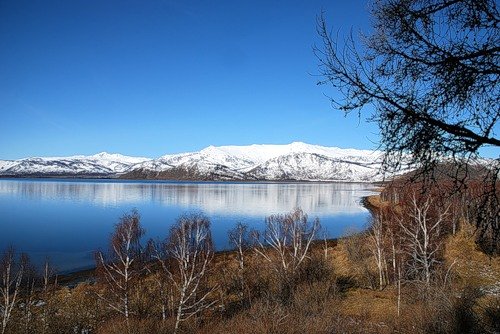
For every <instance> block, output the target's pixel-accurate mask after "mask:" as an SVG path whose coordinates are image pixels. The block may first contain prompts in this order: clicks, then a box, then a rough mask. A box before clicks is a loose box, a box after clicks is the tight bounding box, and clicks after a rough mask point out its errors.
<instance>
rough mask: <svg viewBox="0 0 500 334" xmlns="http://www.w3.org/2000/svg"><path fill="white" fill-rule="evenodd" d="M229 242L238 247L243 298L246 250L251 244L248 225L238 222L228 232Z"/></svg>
mask: <svg viewBox="0 0 500 334" xmlns="http://www.w3.org/2000/svg"><path fill="white" fill-rule="evenodd" d="M228 236H229V242H230V243H231V244H232V245H233V246H234V247H235V248H236V252H237V253H236V254H237V259H238V280H239V283H240V289H241V290H240V298H241V299H242V300H243V294H244V290H245V252H246V250H247V249H248V247H249V246H250V241H249V231H248V225H245V224H242V223H238V224H236V226H235V227H234V228H233V229H231V230H229V232H228Z"/></svg>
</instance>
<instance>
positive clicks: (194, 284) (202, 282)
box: [155, 214, 216, 333]
mask: <svg viewBox="0 0 500 334" xmlns="http://www.w3.org/2000/svg"><path fill="white" fill-rule="evenodd" d="M160 247H161V246H160ZM160 247H156V255H155V257H156V259H157V260H158V261H159V263H160V265H161V267H162V269H163V272H164V273H165V274H166V275H167V278H168V280H169V281H170V282H171V284H172V286H173V291H172V299H173V304H174V308H175V329H174V333H177V331H178V330H179V326H180V324H181V322H183V321H186V320H188V319H189V318H191V317H193V316H195V315H197V314H199V313H201V312H202V311H203V310H205V309H207V308H209V307H211V306H212V305H213V304H215V303H216V300H214V299H213V298H211V296H212V293H213V292H214V291H215V290H216V286H212V287H210V286H208V284H207V282H206V281H207V274H208V272H209V270H210V265H211V262H212V259H213V255H214V250H213V242H212V234H211V231H210V221H209V220H208V218H206V217H204V216H202V215H200V214H192V215H187V216H182V217H180V218H179V219H178V220H177V223H176V224H175V225H174V226H173V227H172V228H171V230H170V233H169V236H168V238H167V241H166V242H165V243H164V244H163V250H164V251H163V252H162V251H161V248H160Z"/></svg>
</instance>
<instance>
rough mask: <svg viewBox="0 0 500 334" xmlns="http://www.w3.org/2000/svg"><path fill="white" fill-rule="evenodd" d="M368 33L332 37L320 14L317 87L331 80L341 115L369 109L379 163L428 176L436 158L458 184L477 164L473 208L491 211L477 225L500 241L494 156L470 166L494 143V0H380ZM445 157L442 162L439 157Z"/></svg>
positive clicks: (499, 45)
mask: <svg viewBox="0 0 500 334" xmlns="http://www.w3.org/2000/svg"><path fill="white" fill-rule="evenodd" d="M371 14H372V17H373V20H372V22H373V26H374V27H373V28H374V29H373V33H372V34H370V35H367V36H366V35H363V36H361V37H360V38H359V39H358V38H356V37H354V36H353V35H352V34H351V35H350V37H348V38H346V39H345V40H341V39H340V38H339V37H333V36H332V35H331V33H330V31H329V29H328V27H327V24H326V21H325V19H324V17H323V16H321V17H320V18H319V20H318V33H319V35H320V37H321V38H322V41H323V43H322V44H323V45H322V47H319V48H316V49H315V53H316V55H317V57H318V60H319V67H320V74H321V76H322V78H323V79H322V80H321V81H320V82H319V83H320V84H331V85H332V86H333V87H334V89H336V90H338V91H340V92H341V93H342V94H341V95H340V96H342V97H341V98H333V99H332V104H333V105H334V106H335V107H337V108H338V109H340V110H342V111H344V112H347V113H348V112H351V111H354V110H358V111H359V115H361V110H362V108H363V107H364V106H368V105H371V106H373V107H374V108H369V110H373V112H372V113H370V114H369V115H368V119H369V120H370V121H373V122H376V123H377V124H378V125H379V128H380V131H381V143H380V144H381V147H382V148H383V149H384V150H385V152H386V154H385V160H384V167H385V170H387V171H394V170H399V169H400V168H401V167H402V165H405V164H406V163H408V162H409V163H410V164H412V165H413V166H415V167H419V171H420V172H419V173H418V174H417V175H416V176H419V175H420V176H424V178H425V179H427V180H432V179H433V178H434V176H435V175H434V174H435V172H436V170H438V168H437V167H438V166H439V165H440V164H441V163H442V162H443V161H448V162H449V161H451V162H452V163H451V164H449V165H448V166H447V167H446V169H448V171H447V172H446V174H448V175H449V176H450V177H452V178H453V179H454V180H455V181H457V183H456V185H457V189H461V188H462V187H463V184H462V181H463V180H466V179H467V178H468V177H469V176H470V175H469V171H468V169H469V168H470V167H469V166H474V168H477V167H478V166H482V167H481V168H482V170H483V171H482V172H481V175H482V176H483V180H484V182H487V183H488V184H489V189H490V190H487V189H485V191H484V192H483V193H482V199H483V200H482V201H480V203H479V205H480V206H483V207H488V208H490V210H489V211H491V209H492V214H488V215H481V212H484V210H478V213H479V214H478V215H477V217H476V224H477V226H478V228H479V230H480V233H481V235H483V236H485V237H486V236H490V237H491V238H492V240H493V242H492V243H493V247H494V248H496V247H498V245H499V241H500V222H499V220H498V218H497V217H498V216H499V215H500V198H499V196H498V190H497V189H498V187H499V174H500V173H499V172H500V158H496V159H495V160H493V161H490V162H489V163H488V165H487V166H484V164H483V165H482V164H481V163H476V162H475V160H476V158H478V154H479V150H480V148H482V147H486V146H490V147H496V148H498V147H500V138H499V137H498V133H495V131H498V127H497V126H498V121H499V119H500V108H498V101H499V100H500V94H499V93H500V77H499V76H500V67H499V64H500V32H499V22H500V13H499V11H498V8H497V2H496V1H495V0H429V1H420V0H378V1H373V6H372V8H371ZM444 158H446V159H444Z"/></svg>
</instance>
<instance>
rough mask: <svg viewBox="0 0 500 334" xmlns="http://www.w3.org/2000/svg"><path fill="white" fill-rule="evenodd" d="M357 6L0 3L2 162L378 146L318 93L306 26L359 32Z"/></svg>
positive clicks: (366, 129)
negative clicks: (293, 145)
mask: <svg viewBox="0 0 500 334" xmlns="http://www.w3.org/2000/svg"><path fill="white" fill-rule="evenodd" d="M366 6H367V5H366V1H362V0H353V1H313V0H308V1H304V0H296V1H295V0H287V1H234V0H233V1H229V0H226V1H180V0H176V1H169V0H165V1H159V0H151V1H123V0H121V1H102V0H99V1H91V0H71V1H67V0H60V1H33V0H30V1H24V0H12V1H1V2H0V50H1V51H0V117H1V118H0V119H1V121H0V159H16V158H22V157H27V156H54V155H71V154H94V153H97V152H100V151H108V152H118V153H122V154H127V155H137V156H147V157H158V156H160V155H163V154H167V153H175V152H184V151H194V150H199V149H201V148H203V147H206V146H208V145H246V144H253V143H261V144H265V143H268V144H271V143H273V144H280V143H283V144H284V143H290V142H292V141H304V142H307V143H311V144H320V145H328V146H340V147H353V148H375V147H376V146H377V144H376V142H377V140H378V134H377V132H378V130H377V127H376V126H375V125H374V124H367V123H366V122H365V120H364V119H361V120H359V119H358V118H357V116H356V115H351V116H349V117H347V118H345V117H344V115H343V114H342V113H341V112H340V111H336V110H334V109H332V108H331V106H330V104H329V101H328V99H327V98H326V97H325V95H324V94H325V93H326V94H330V95H331V94H333V92H332V91H330V90H329V89H328V88H327V87H318V86H317V85H316V82H317V79H318V78H317V77H315V76H314V74H316V73H317V72H318V70H317V60H316V58H315V56H314V55H313V52H312V46H313V45H314V44H315V43H320V42H319V41H318V37H317V34H316V31H315V29H316V25H315V20H316V16H317V15H318V14H320V13H321V11H322V10H324V11H325V12H326V16H327V18H328V21H329V23H330V24H331V26H332V28H333V29H334V30H340V31H342V32H348V31H349V29H351V28H352V27H354V28H355V30H358V29H363V30H366V29H368V26H369V25H368V20H369V16H368V13H367V8H366Z"/></svg>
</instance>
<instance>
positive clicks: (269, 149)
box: [0, 142, 383, 182]
mask: <svg viewBox="0 0 500 334" xmlns="http://www.w3.org/2000/svg"><path fill="white" fill-rule="evenodd" d="M381 160H382V154H381V153H380V152H378V151H371V150H357V149H342V148H337V147H325V146H318V145H309V144H305V143H301V142H294V143H291V144H287V145H249V146H218V147H215V146H209V147H207V148H205V149H203V150H201V151H198V152H189V153H179V154H170V155H164V156H162V157H159V158H156V159H149V158H141V157H128V156H124V155H121V154H109V153H106V152H102V153H99V154H95V155H91V156H83V155H77V156H70V157H50V158H47V157H45V158H41V157H37V158H25V159H19V160H0V177H74V178H123V179H161V180H190V181H348V182H371V181H380V180H382V179H383V175H382V174H380V167H381Z"/></svg>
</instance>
